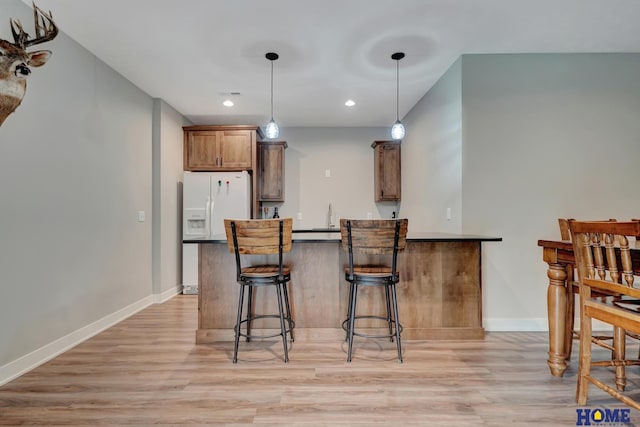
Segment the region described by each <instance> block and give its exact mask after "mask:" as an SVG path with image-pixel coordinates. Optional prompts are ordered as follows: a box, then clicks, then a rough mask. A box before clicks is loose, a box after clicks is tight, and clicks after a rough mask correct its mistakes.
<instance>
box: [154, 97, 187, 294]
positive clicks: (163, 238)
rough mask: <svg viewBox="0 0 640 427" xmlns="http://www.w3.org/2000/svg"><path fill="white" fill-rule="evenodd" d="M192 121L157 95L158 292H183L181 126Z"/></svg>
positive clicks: (155, 104) (155, 213)
mask: <svg viewBox="0 0 640 427" xmlns="http://www.w3.org/2000/svg"><path fill="white" fill-rule="evenodd" d="M189 124H191V123H190V122H189V121H188V120H186V119H185V118H184V117H183V116H182V115H181V114H180V113H179V112H178V111H176V110H175V109H174V108H173V107H171V106H170V105H169V104H167V103H166V102H165V101H163V100H161V99H157V98H156V99H154V112H153V134H154V136H153V212H154V216H153V293H154V294H156V295H162V296H164V295H166V296H171V295H172V294H175V292H182V286H181V283H182V273H181V272H182V270H181V264H182V257H181V255H182V252H181V248H182V228H181V227H180V224H181V223H182V185H181V183H182V173H183V163H182V157H183V150H182V138H183V132H182V126H186V125H189ZM176 248H178V250H176ZM162 299H164V298H163V297H160V300H162Z"/></svg>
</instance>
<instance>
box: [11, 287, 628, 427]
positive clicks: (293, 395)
mask: <svg viewBox="0 0 640 427" xmlns="http://www.w3.org/2000/svg"><path fill="white" fill-rule="evenodd" d="M196 327H197V297H195V296H186V295H180V296H176V297H175V298H173V299H172V300H170V301H169V302H167V303H165V304H161V305H155V306H151V307H149V308H147V309H145V310H143V311H141V312H140V313H138V314H136V315H134V316H132V317H130V318H129V319H127V320H125V321H123V322H121V323H120V324H118V325H116V326H115V327H113V328H111V329H109V330H107V331H105V332H103V333H101V334H99V335H98V336H96V337H94V338H92V339H90V340H88V341H86V342H84V343H83V344H81V345H78V346H77V347H75V348H74V349H72V350H70V351H68V352H67V353H65V354H63V355H61V356H59V357H57V358H55V359H54V360H52V361H50V362H48V363H46V364H44V365H42V366H40V367H38V368H37V369H35V370H33V371H31V372H29V373H27V374H25V375H23V376H22V377H20V378H18V379H16V380H14V381H12V382H10V383H8V384H6V385H4V386H3V387H0V425H46V426H54V425H65V426H98V425H135V426H141V425H145V426H147V425H190V426H198V425H200V426H247V425H260V426H285V425H306V426H353V425H358V426H382V425H384V426H482V425H486V426H509V427H512V426H519V425H537V426H541V425H544V426H565V427H566V426H575V425H576V408H578V407H577V405H576V404H575V402H574V394H575V375H576V358H575V357H574V360H573V361H572V364H571V367H570V368H569V370H568V371H567V373H566V374H565V377H564V378H555V377H552V376H551V374H550V373H549V370H548V368H547V365H546V359H547V353H546V352H547V350H548V349H547V334H546V333H488V334H487V337H486V339H485V340H483V341H473V342H437V341H405V342H404V360H405V362H404V364H399V363H397V360H396V350H395V344H392V343H389V342H386V341H384V340H373V341H372V340H364V339H359V340H358V341H357V342H356V347H355V353H354V359H353V362H352V363H351V364H347V363H346V362H345V358H346V353H345V345H344V343H343V341H342V339H341V336H342V334H341V333H340V331H335V330H330V331H310V330H307V331H305V330H296V331H297V332H298V334H297V336H296V342H295V343H293V345H292V348H291V351H290V358H291V362H290V363H288V364H285V363H283V361H282V358H281V355H282V346H281V342H280V341H278V340H276V339H270V340H267V341H266V342H255V343H253V342H252V343H249V344H246V343H242V344H241V348H240V353H239V361H238V363H237V364H235V365H234V364H232V363H231V357H232V350H233V343H232V342H230V341H220V342H217V343H215V344H211V345H195V344H194V337H195V332H194V331H195V329H196ZM312 332H313V333H312ZM633 351H635V349H633ZM629 371H630V372H629V377H630V378H629V389H631V390H637V389H640V381H639V380H638V375H637V373H638V369H637V368H636V367H634V368H630V369H629ZM594 406H607V407H609V408H615V407H623V406H622V405H621V404H619V403H618V402H617V401H615V400H612V399H611V398H609V396H608V395H607V394H605V393H604V392H601V391H599V390H597V389H595V388H593V387H592V388H591V389H590V400H589V407H594ZM631 417H632V421H634V422H636V423H637V422H638V421H640V414H638V413H637V412H635V411H633V412H632V415H631Z"/></svg>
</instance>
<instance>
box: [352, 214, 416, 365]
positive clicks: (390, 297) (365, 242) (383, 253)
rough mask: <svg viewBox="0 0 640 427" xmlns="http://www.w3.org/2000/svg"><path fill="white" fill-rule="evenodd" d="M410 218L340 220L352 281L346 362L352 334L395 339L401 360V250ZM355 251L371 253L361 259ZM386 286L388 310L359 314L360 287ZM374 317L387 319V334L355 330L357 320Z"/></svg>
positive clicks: (400, 359) (376, 319) (399, 360)
mask: <svg viewBox="0 0 640 427" xmlns="http://www.w3.org/2000/svg"><path fill="white" fill-rule="evenodd" d="M408 223H409V222H408V220H407V219H406V218H404V219H391V220H387V219H360V220H358V219H344V218H343V219H341V220H340V233H341V239H342V247H343V249H344V250H345V251H346V252H347V253H348V256H349V264H348V265H347V266H345V279H346V281H347V282H348V283H349V300H348V308H347V318H346V319H345V320H344V322H342V327H343V329H344V330H345V332H346V339H347V342H348V346H349V349H348V353H347V362H351V356H352V352H353V337H354V336H359V337H364V338H388V339H389V340H390V341H393V340H394V338H395V340H396V347H397V350H398V362H400V363H402V343H401V341H400V340H401V338H400V334H401V332H402V325H401V324H400V320H399V312H398V298H397V294H396V284H397V283H398V282H399V281H400V274H399V273H398V252H400V251H403V250H404V248H405V246H406V241H407V227H408ZM355 254H362V255H366V256H370V257H372V258H374V259H371V258H368V259H366V261H362V260H360V261H358V260H357V259H356V258H355ZM359 287H369V288H371V287H383V288H384V295H385V303H386V313H385V315H384V316H381V315H380V314H379V313H367V314H361V313H357V301H358V288H359ZM358 319H373V320H374V321H380V320H382V321H384V322H385V328H386V330H387V333H384V334H373V333H365V332H358V331H356V320H358Z"/></svg>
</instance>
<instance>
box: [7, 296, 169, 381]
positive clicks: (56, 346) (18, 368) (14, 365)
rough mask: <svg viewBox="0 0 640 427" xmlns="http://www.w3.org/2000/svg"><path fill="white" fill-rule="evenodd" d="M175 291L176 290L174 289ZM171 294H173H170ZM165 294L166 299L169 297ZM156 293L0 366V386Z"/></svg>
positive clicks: (139, 306) (128, 313)
mask: <svg viewBox="0 0 640 427" xmlns="http://www.w3.org/2000/svg"><path fill="white" fill-rule="evenodd" d="M172 291H173V290H172ZM165 293H166V294H168V295H169V294H170V293H168V291H167V292H163V293H162V294H160V295H159V296H158V297H160V298H161V299H162V298H163V297H165ZM175 293H177V290H176V291H175ZM171 296H173V295H171ZM171 296H167V299H169V298H171ZM155 299H156V295H149V296H147V297H145V298H143V299H141V300H140V301H137V302H135V303H133V304H131V305H129V306H127V307H124V308H123V309H121V310H118V311H116V312H115V313H111V314H109V315H107V316H105V317H103V318H102V319H100V320H97V321H95V322H93V323H91V324H89V325H87V326H84V327H82V328H80V329H78V330H76V331H73V332H71V333H70V334H68V335H66V336H64V337H62V338H59V339H57V340H55V341H53V342H51V343H49V344H46V345H45V346H43V347H40V348H39V349H37V350H34V351H32V352H31V353H29V354H26V355H24V356H22V357H20V358H19V359H16V360H14V361H12V362H9V363H7V364H6V365H4V366H0V386H1V385H4V384H6V383H8V382H9V381H11V380H13V379H15V378H17V377H19V376H20V375H23V374H25V373H27V372H29V371H30V370H32V369H34V368H36V367H38V366H40V365H42V364H43V363H45V362H47V361H49V360H51V359H53V358H54V357H56V356H58V355H60V354H62V353H64V352H65V351H67V350H69V349H71V348H73V347H75V346H76V345H78V344H80V343H81V342H83V341H85V340H87V339H89V338H91V337H93V336H94V335H97V334H99V333H100V332H102V331H104V330H106V329H108V328H110V327H111V326H113V325H115V324H117V323H118V322H121V321H122V320H124V319H126V318H127V317H129V316H131V315H133V314H135V313H137V312H138V311H140V310H142V309H144V308H146V307H148V306H150V305H151V304H153V303H154V301H155Z"/></svg>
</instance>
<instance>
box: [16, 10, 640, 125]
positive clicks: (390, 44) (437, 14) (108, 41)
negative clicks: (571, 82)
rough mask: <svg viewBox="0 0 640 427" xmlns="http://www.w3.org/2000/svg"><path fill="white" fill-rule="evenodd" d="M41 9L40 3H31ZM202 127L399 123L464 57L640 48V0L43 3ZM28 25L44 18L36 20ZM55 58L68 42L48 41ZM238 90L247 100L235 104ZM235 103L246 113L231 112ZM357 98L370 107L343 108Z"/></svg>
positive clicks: (68, 28) (100, 53)
mask: <svg viewBox="0 0 640 427" xmlns="http://www.w3.org/2000/svg"><path fill="white" fill-rule="evenodd" d="M23 1H24V2H25V3H27V4H29V6H31V0H23ZM37 4H38V5H39V6H40V7H41V8H43V9H45V10H51V11H52V13H53V16H54V19H55V21H56V23H57V24H58V26H59V27H60V29H61V31H63V32H65V33H66V34H67V35H69V36H70V37H72V38H73V39H75V40H76V41H78V42H79V43H80V44H81V45H83V46H84V47H85V48H87V49H88V50H90V51H91V52H93V53H94V54H95V55H96V56H97V57H99V58H100V59H101V60H103V61H104V62H106V63H107V64H109V65H110V66H111V67H113V68H114V69H115V70H117V71H118V72H119V73H121V74H122V75H123V76H125V77H126V78H127V79H129V80H130V81H132V82H133V83H134V84H136V85H137V86H138V87H140V88H141V89H142V90H144V91H145V92H147V93H148V94H149V95H151V96H152V97H156V98H162V99H163V100H165V101H166V102H168V103H169V104H171V105H172V106H173V107H174V108H176V109H177V110H178V111H180V112H181V113H182V114H184V115H185V116H187V117H188V118H190V119H191V120H192V121H193V122H194V123H196V124H257V125H261V126H264V124H265V123H266V121H267V120H268V119H269V109H270V102H269V96H270V92H269V90H270V87H269V85H270V64H269V61H268V60H266V59H265V57H264V55H265V53H266V52H269V51H274V52H277V53H279V54H280V59H279V60H278V61H276V62H275V63H274V118H275V119H276V121H277V122H278V123H279V125H280V126H281V127H291V126H389V125H390V124H391V123H393V121H394V120H395V114H396V111H395V109H396V64H395V61H393V60H392V59H391V58H390V56H391V54H392V53H393V52H397V51H403V52H405V53H406V57H405V59H403V60H402V61H401V62H400V116H401V117H402V116H403V115H404V114H406V113H407V112H408V111H409V110H410V109H411V108H412V107H413V106H414V105H415V104H416V102H418V100H420V98H421V97H422V96H423V95H424V94H425V93H426V92H427V91H428V90H429V88H431V86H432V85H433V84H434V83H435V82H436V81H437V80H438V78H440V76H442V74H443V73H444V72H445V71H446V70H447V69H448V68H449V66H451V64H452V63H453V62H454V61H455V60H456V59H457V58H458V57H459V56H460V55H461V54H465V53H532V52H535V53H542V52H640V24H639V23H640V1H638V0H320V1H307V0H37ZM24 23H25V25H26V27H27V28H31V27H30V26H31V25H32V24H31V23H26V22H24ZM45 46H46V48H48V49H51V50H52V51H53V52H54V58H55V40H54V41H53V42H50V43H48V44H47V45H45ZM230 92H240V93H241V95H236V96H229V95H228V93H230ZM227 98H232V99H233V101H234V102H235V107H233V108H227V107H224V106H222V101H223V100H225V99H227ZM348 98H352V99H354V100H355V101H356V102H357V105H356V106H355V107H352V108H347V107H345V106H344V101H345V100H347V99H348Z"/></svg>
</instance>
